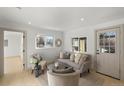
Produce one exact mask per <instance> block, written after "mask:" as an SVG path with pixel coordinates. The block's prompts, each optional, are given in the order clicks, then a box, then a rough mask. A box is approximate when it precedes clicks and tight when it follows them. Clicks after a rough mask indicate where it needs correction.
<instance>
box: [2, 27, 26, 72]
mask: <svg viewBox="0 0 124 93" xmlns="http://www.w3.org/2000/svg"><path fill="white" fill-rule="evenodd" d="M0 31H2V32H3V40H4V31H11V32H21V33H23V36H24V37H23V49H24V51H25V52H24V54H23V55H24V57H23V62H24V63H25V66H24V69H27V32H26V31H24V30H18V29H11V28H4V27H0ZM3 49H4V42H3ZM3 51H4V50H3ZM3 60H4V52H3ZM3 73H4V61H3Z"/></svg>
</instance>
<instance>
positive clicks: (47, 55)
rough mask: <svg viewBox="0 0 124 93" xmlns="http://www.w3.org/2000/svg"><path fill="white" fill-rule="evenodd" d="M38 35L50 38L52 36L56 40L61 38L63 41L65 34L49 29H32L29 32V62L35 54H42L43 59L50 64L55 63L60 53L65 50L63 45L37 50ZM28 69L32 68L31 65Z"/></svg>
mask: <svg viewBox="0 0 124 93" xmlns="http://www.w3.org/2000/svg"><path fill="white" fill-rule="evenodd" d="M37 34H41V35H48V36H49V35H50V36H53V37H54V39H57V38H60V39H61V40H62V41H63V32H60V31H55V30H49V29H31V30H30V31H28V32H27V55H28V62H29V61H30V56H31V54H33V53H39V54H41V55H42V57H43V59H45V60H47V61H48V62H52V61H55V60H56V58H57V57H58V56H59V52H60V51H61V50H62V49H63V44H62V46H61V47H53V48H46V49H35V37H36V35H37ZM28 67H30V64H29V63H28Z"/></svg>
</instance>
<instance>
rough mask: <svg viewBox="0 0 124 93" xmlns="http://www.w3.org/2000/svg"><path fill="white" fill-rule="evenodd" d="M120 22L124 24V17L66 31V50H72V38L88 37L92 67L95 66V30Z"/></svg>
mask: <svg viewBox="0 0 124 93" xmlns="http://www.w3.org/2000/svg"><path fill="white" fill-rule="evenodd" d="M119 24H124V19H119V20H114V21H111V22H106V23H102V24H99V25H95V26H89V27H81V28H78V29H74V30H69V31H65V32H64V50H67V51H70V50H71V49H72V47H71V38H72V37H76V36H82V37H87V52H86V53H88V54H90V55H92V68H94V67H95V51H96V50H95V30H96V29H100V28H104V27H109V26H115V25H119Z"/></svg>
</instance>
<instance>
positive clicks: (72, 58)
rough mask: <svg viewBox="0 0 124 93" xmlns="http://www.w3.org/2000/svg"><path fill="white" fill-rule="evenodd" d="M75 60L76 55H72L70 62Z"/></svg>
mask: <svg viewBox="0 0 124 93" xmlns="http://www.w3.org/2000/svg"><path fill="white" fill-rule="evenodd" d="M74 60H75V55H74V53H72V54H71V55H70V61H72V62H74Z"/></svg>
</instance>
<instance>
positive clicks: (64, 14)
mask: <svg viewBox="0 0 124 93" xmlns="http://www.w3.org/2000/svg"><path fill="white" fill-rule="evenodd" d="M82 17H83V18H84V21H83V22H82V21H81V20H80V19H81V18H82ZM120 18H124V8H99V7H96V8H92V7H90V8H84V7H77V8H75V7H59V8H58V7H49V8H48V7H46V8H45V7H37V8H31V7H30V8H28V7H27V8H26V7H25V8H23V7H22V8H21V9H18V8H14V7H12V8H0V23H1V24H2V23H4V24H19V25H27V26H28V25H29V24H28V22H29V21H30V22H31V24H30V25H31V26H35V27H41V28H48V29H57V30H63V31H64V30H69V29H73V28H78V27H83V26H89V25H96V24H99V23H103V22H107V21H111V20H116V19H120Z"/></svg>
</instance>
